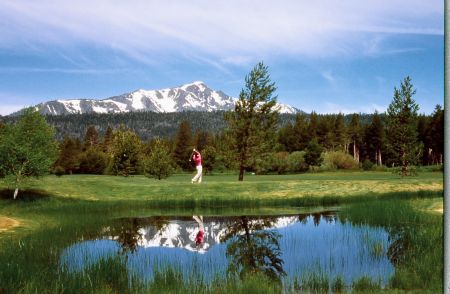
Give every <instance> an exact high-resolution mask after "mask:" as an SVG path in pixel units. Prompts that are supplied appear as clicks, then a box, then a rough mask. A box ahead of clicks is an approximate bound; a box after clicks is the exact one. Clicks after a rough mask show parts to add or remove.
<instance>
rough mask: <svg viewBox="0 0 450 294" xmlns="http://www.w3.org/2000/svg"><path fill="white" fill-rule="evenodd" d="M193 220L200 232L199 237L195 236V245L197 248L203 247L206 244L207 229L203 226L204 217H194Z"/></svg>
mask: <svg viewBox="0 0 450 294" xmlns="http://www.w3.org/2000/svg"><path fill="white" fill-rule="evenodd" d="M192 218H193V219H194V220H195V221H196V222H197V224H198V232H197V235H195V245H196V246H197V247H202V246H203V243H204V242H205V227H204V225H203V216H201V215H200V216H197V215H194V216H192Z"/></svg>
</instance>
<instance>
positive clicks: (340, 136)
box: [332, 113, 348, 152]
mask: <svg viewBox="0 0 450 294" xmlns="http://www.w3.org/2000/svg"><path fill="white" fill-rule="evenodd" d="M332 134H333V143H332V144H333V145H332V146H333V148H332V149H333V150H334V149H340V150H343V151H345V152H348V145H347V130H346V127H345V123H344V116H343V115H342V113H339V114H337V115H336V116H335V117H334V127H333V129H332Z"/></svg>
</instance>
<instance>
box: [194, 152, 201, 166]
mask: <svg viewBox="0 0 450 294" xmlns="http://www.w3.org/2000/svg"><path fill="white" fill-rule="evenodd" d="M192 158H193V159H194V162H195V166H199V165H202V156H201V155H200V153H198V152H197V153H194V155H193V156H192Z"/></svg>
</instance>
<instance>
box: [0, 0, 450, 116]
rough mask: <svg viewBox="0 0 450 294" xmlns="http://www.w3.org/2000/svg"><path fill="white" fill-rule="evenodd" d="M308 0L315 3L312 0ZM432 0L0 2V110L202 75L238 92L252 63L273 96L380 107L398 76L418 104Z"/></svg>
mask: <svg viewBox="0 0 450 294" xmlns="http://www.w3.org/2000/svg"><path fill="white" fill-rule="evenodd" d="M316 2H317V3H316ZM443 6H444V4H443V1H440V0H439V1H437V0H429V1H423V0H410V1H406V0H390V1H387V0H378V1H375V0H366V1H360V0H324V1H305V0H292V1H290V0H280V1H268V0H260V1H256V0H254V1H238V0H229V1H211V0H210V1H207V0H204V1H198V0H193V1H181V0H172V1H148V0H146V1H144V0H143V1H134V0H133V1H107V0H90V1H87V0H79V1H51V0H40V1H22V0H3V1H1V2H0V114H2V115H5V114H9V113H11V112H12V111H15V110H18V109H20V108H22V107H24V106H30V105H34V104H37V103H40V102H43V101H48V100H54V99H68V98H97V99H102V98H107V97H110V96H113V95H118V94H122V93H126V92H131V91H133V90H136V89H147V90H150V89H161V88H166V87H174V86H179V85H182V84H185V83H189V82H193V81H197V80H201V81H204V82H205V83H206V84H207V85H208V86H210V87H211V88H213V89H216V90H222V91H224V92H225V93H227V94H229V95H231V96H234V97H237V96H238V94H239V91H240V89H241V88H242V87H243V85H244V77H245V75H246V74H247V73H248V72H249V71H250V70H251V69H252V67H253V66H254V65H255V64H256V63H257V62H258V61H264V63H265V64H266V65H268V66H269V71H270V74H271V78H272V80H273V81H274V82H275V83H276V85H277V87H278V89H277V94H278V101H279V102H281V103H287V104H290V105H292V106H294V107H297V108H299V109H302V110H304V111H307V112H310V111H312V110H315V111H316V112H318V113H337V112H339V111H340V112H343V113H352V112H365V113H369V112H374V111H375V110H378V111H380V112H383V111H385V110H386V108H387V106H388V105H389V103H390V102H391V100H392V95H393V90H394V87H395V86H397V87H398V86H399V85H400V82H401V81H402V79H403V78H404V77H406V76H407V75H409V76H410V77H411V78H412V82H413V85H414V86H415V87H416V89H417V94H416V96H415V99H416V101H417V102H418V104H419V106H420V112H421V113H427V114H429V113H431V112H432V111H433V109H434V107H435V105H436V104H441V105H442V104H443V101H444V91H443V88H444V84H443V79H444V7H443Z"/></svg>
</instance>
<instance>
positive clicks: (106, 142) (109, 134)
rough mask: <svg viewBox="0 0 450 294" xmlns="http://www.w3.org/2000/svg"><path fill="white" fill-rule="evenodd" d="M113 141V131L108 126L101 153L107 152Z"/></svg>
mask: <svg viewBox="0 0 450 294" xmlns="http://www.w3.org/2000/svg"><path fill="white" fill-rule="evenodd" d="M112 141H113V129H112V127H111V126H110V125H108V128H107V129H106V132H105V136H104V138H103V152H108V150H109V148H110V147H111V144H112Z"/></svg>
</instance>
